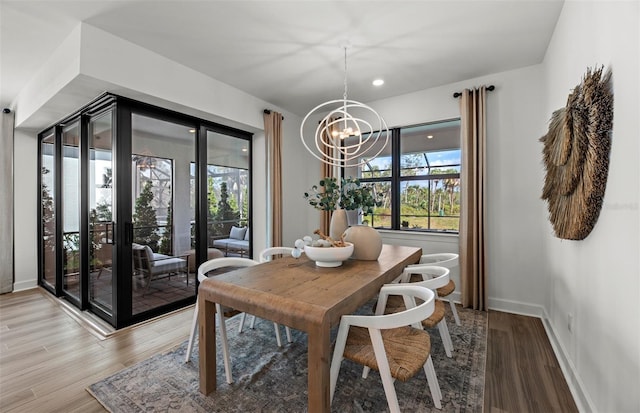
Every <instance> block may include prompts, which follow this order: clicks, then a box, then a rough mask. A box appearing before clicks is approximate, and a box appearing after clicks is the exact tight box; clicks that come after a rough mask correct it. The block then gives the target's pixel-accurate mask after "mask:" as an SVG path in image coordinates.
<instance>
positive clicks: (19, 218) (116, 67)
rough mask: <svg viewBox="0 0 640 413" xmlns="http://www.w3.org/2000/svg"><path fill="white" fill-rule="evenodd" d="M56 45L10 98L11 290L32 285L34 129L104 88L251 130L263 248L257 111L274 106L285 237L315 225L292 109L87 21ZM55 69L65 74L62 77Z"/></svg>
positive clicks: (311, 176) (311, 171)
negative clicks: (55, 52) (279, 124)
mask: <svg viewBox="0 0 640 413" xmlns="http://www.w3.org/2000/svg"><path fill="white" fill-rule="evenodd" d="M59 50H60V53H62V54H63V55H64V56H65V57H66V60H63V61H60V59H59V58H57V57H52V58H51V60H50V61H49V63H51V64H49V65H44V66H43V69H42V71H41V72H40V73H39V74H38V76H37V77H36V78H34V79H33V80H32V81H31V82H30V83H29V85H28V86H27V87H26V88H25V90H23V91H22V92H21V94H20V96H19V98H18V99H17V101H16V107H15V110H16V117H17V118H16V119H17V122H16V123H17V125H18V129H17V130H16V136H15V148H14V155H15V179H16V181H15V186H16V192H15V196H14V204H15V205H16V213H15V216H14V225H15V228H16V229H17V230H16V237H15V249H16V268H15V274H16V282H15V284H14V290H15V291H18V290H22V289H26V288H32V287H35V286H36V285H37V263H36V251H37V247H38V242H37V239H36V235H37V225H38V223H37V205H36V202H37V194H38V188H37V155H36V154H37V132H39V131H40V130H41V129H44V128H45V127H46V126H49V125H50V124H52V123H54V122H56V121H58V120H60V119H61V118H62V117H64V116H66V115H68V114H69V113H71V112H73V111H75V110H77V109H78V108H79V107H80V106H82V105H84V104H86V103H87V102H88V101H89V100H90V99H92V98H94V97H96V96H98V95H99V94H100V93H102V92H103V91H109V92H113V93H116V94H121V95H124V96H127V97H132V98H135V99H139V100H142V101H144V102H147V103H151V104H156V105H159V106H163V107H167V108H170V109H173V110H176V111H178V112H182V113H186V114H190V115H193V116H198V117H201V118H204V119H207V120H211V121H215V122H219V123H222V124H225V125H228V126H233V127H236V128H240V129H243V130H246V131H248V132H252V133H254V137H253V154H252V155H253V193H252V197H253V214H254V216H253V224H254V230H253V240H254V250H255V251H260V250H261V249H263V248H265V247H266V246H267V244H268V239H269V238H268V230H267V213H266V205H267V200H266V196H267V195H266V191H265V188H266V170H265V162H264V161H265V146H264V145H265V141H264V132H263V130H262V129H263V121H262V112H263V110H264V109H271V110H276V111H279V112H281V113H282V114H283V115H284V118H285V120H284V122H283V142H284V146H283V163H284V165H283V192H284V200H285V201H284V205H283V210H284V222H285V224H284V245H293V242H294V241H295V239H296V238H298V237H300V235H301V234H302V235H303V234H306V233H308V232H309V230H310V229H311V228H313V229H315V228H317V224H314V220H315V221H317V219H318V218H317V214H316V213H315V211H314V210H313V209H312V208H310V207H309V206H307V205H306V204H305V202H304V200H303V198H302V193H303V192H304V190H305V189H306V188H307V187H309V186H311V185H312V183H313V182H314V180H315V176H316V173H317V171H319V166H318V164H317V163H314V162H313V161H312V158H311V156H310V155H307V154H306V153H304V152H303V149H301V148H302V144H301V143H300V138H299V127H300V123H301V121H302V119H301V118H300V117H299V116H296V115H294V114H292V113H290V112H288V111H284V110H282V109H281V108H278V107H276V106H274V105H271V104H269V103H268V102H265V101H262V100H260V99H258V98H255V97H253V96H251V95H248V94H246V93H244V92H242V91H240V90H238V89H235V88H232V87H230V86H228V85H226V84H224V83H221V82H219V81H217V80H215V79H211V78H208V77H206V76H204V75H202V74H200V73H198V72H195V71H193V70H192V69H189V68H187V67H185V66H183V65H181V64H179V63H176V62H172V61H170V60H168V59H166V58H164V57H162V56H159V55H157V54H155V53H153V52H150V51H148V50H145V49H142V48H140V47H139V46H136V45H134V44H133V43H130V42H127V41H125V40H123V39H120V38H118V37H116V36H113V35H111V34H108V33H106V32H104V31H102V30H99V29H97V28H95V27H92V26H90V25H87V24H81V25H80V26H79V27H78V28H77V29H76V30H74V31H73V32H72V34H70V36H69V37H68V38H67V40H65V42H63V44H61V46H60V48H59ZM123 62H127V64H123ZM131 62H136V64H135V65H132V64H131ZM54 63H55V64H54ZM61 74H65V76H64V77H61ZM167 79H171V81H167ZM45 85H46V87H45ZM18 118H19V121H18ZM43 119H46V120H43ZM34 125H37V128H36V129H30V128H29V129H28V128H26V126H34ZM18 229H19V230H18ZM313 229H311V231H312V230H313Z"/></svg>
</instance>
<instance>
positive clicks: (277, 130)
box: [264, 111, 282, 247]
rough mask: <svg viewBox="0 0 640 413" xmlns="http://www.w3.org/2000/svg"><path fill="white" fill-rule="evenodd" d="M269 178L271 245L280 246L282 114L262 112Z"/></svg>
mask: <svg viewBox="0 0 640 413" xmlns="http://www.w3.org/2000/svg"><path fill="white" fill-rule="evenodd" d="M264 134H265V142H266V153H267V176H268V179H269V198H270V201H271V202H270V203H271V205H270V217H269V218H270V226H271V246H272V247H279V246H282V114H280V113H278V112H274V111H271V112H269V113H267V111H265V113H264Z"/></svg>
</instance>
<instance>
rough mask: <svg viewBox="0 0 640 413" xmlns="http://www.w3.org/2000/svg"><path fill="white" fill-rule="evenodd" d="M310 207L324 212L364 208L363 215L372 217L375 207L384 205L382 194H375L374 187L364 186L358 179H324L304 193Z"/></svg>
mask: <svg viewBox="0 0 640 413" xmlns="http://www.w3.org/2000/svg"><path fill="white" fill-rule="evenodd" d="M304 199H306V200H307V201H308V202H309V205H311V206H312V207H314V208H316V209H320V210H322V211H335V210H336V209H337V208H342V209H346V210H354V209H358V208H362V213H363V214H365V215H370V214H372V213H373V209H374V208H375V207H379V206H381V205H382V194H375V193H374V191H373V188H372V187H369V186H363V185H362V183H361V182H360V180H359V179H357V178H351V177H349V178H341V179H340V184H338V179H337V178H330V177H326V178H322V179H321V180H320V182H319V183H318V185H313V186H312V187H311V189H310V190H309V191H306V192H305V193H304Z"/></svg>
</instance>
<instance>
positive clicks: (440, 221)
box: [343, 119, 461, 233]
mask: <svg viewBox="0 0 640 413" xmlns="http://www.w3.org/2000/svg"><path fill="white" fill-rule="evenodd" d="M390 133H391V134H392V136H391V139H390V142H391V145H390V147H388V148H385V150H384V151H383V152H382V153H381V154H380V155H379V156H378V157H377V158H375V159H372V160H370V161H368V162H365V163H364V164H363V165H362V166H361V167H359V168H358V169H357V170H356V168H346V169H344V170H343V173H344V175H345V176H358V177H359V178H360V179H361V181H362V182H364V183H366V184H368V185H373V186H374V190H375V192H376V193H382V194H383V204H382V205H381V206H380V207H378V208H376V209H375V211H374V213H373V215H372V216H370V217H361V218H360V220H361V222H363V223H366V224H369V225H372V226H374V227H376V228H387V229H394V230H412V231H438V232H448V233H457V232H458V230H459V220H460V166H461V152H460V120H457V119H456V120H449V121H443V122H436V123H429V124H423V125H418V126H409V127H401V128H395V129H392V130H390Z"/></svg>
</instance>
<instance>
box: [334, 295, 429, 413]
mask: <svg viewBox="0 0 640 413" xmlns="http://www.w3.org/2000/svg"><path fill="white" fill-rule="evenodd" d="M388 296H392V297H398V298H400V299H401V300H403V301H404V303H405V306H406V309H405V310H404V311H402V312H399V313H395V314H388V315H383V314H382V311H383V310H384V308H385V307H386V303H387V297H388ZM400 296H401V297H400ZM389 298H391V297H389ZM415 298H419V299H420V300H422V301H423V302H422V303H421V304H419V305H416V301H415ZM434 298H435V293H434V292H433V291H431V290H430V289H428V288H425V287H422V286H417V285H413V284H387V285H385V286H383V287H382V289H381V290H380V295H379V298H378V300H379V301H378V303H379V304H380V305H381V307H380V309H381V310H380V312H378V311H376V315H373V316H366V315H344V316H342V318H341V320H340V327H339V328H338V336H337V338H336V344H335V347H334V350H333V359H332V361H331V370H330V400H332V401H333V396H334V393H335V389H336V383H337V381H338V375H339V373H340V366H341V364H342V360H344V359H345V358H346V359H348V360H351V361H354V362H356V363H358V364H362V365H364V366H365V368H367V369H375V370H378V371H379V372H380V378H381V379H382V385H383V388H384V392H385V395H386V397H387V403H388V405H389V410H391V412H392V413H399V412H400V406H399V404H398V397H397V395H396V390H395V387H394V384H393V383H394V380H395V379H398V380H401V381H407V380H408V379H410V378H411V377H413V376H415V374H416V373H417V372H418V371H420V369H423V370H424V372H425V374H426V376H427V383H428V385H429V390H430V392H431V398H432V399H433V404H434V405H435V407H436V408H438V409H441V408H442V405H441V399H442V393H441V391H440V386H439V384H438V378H437V376H436V372H435V369H434V367H433V361H432V360H431V340H430V337H429V333H428V332H426V331H424V330H423V329H422V326H421V324H420V323H421V321H422V320H424V319H425V318H428V317H429V316H430V315H431V313H433V310H434V307H435V305H434Z"/></svg>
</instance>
